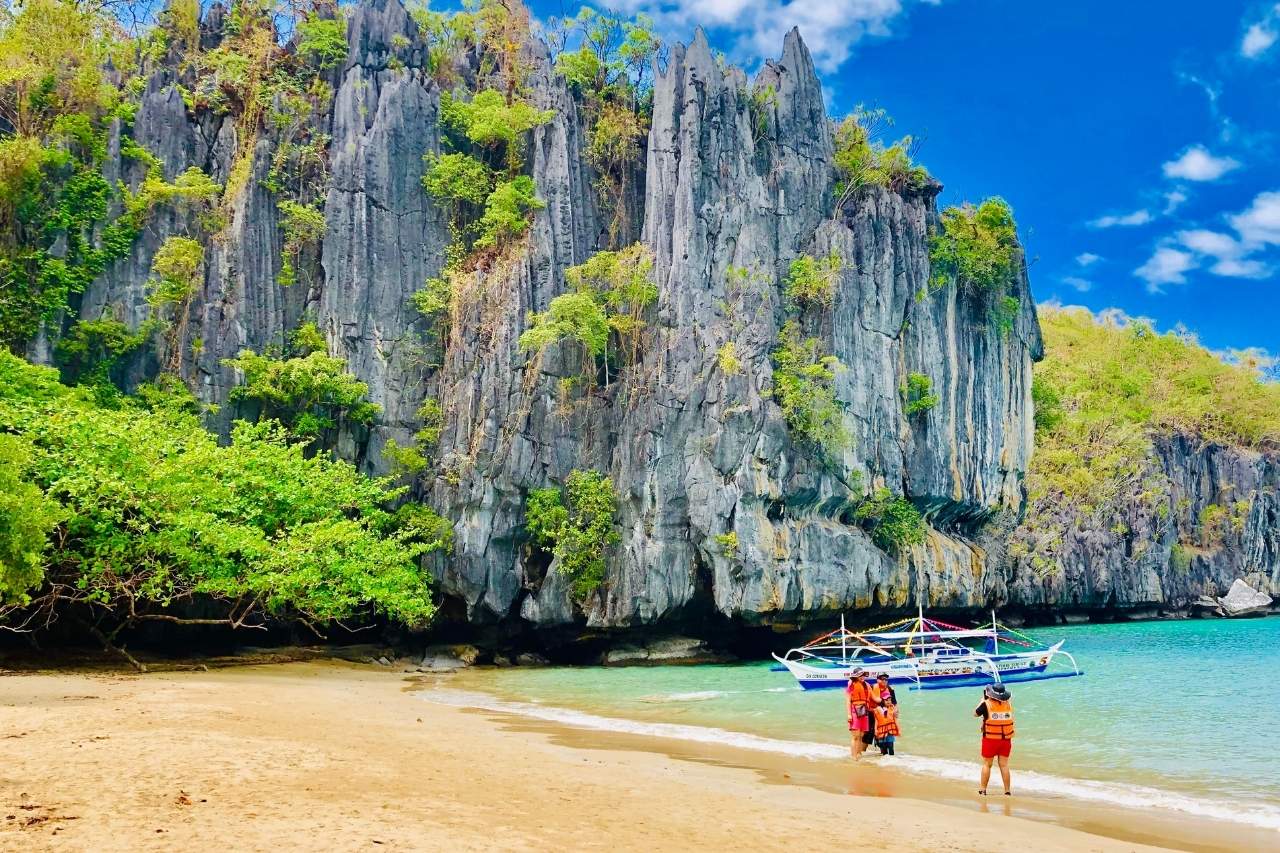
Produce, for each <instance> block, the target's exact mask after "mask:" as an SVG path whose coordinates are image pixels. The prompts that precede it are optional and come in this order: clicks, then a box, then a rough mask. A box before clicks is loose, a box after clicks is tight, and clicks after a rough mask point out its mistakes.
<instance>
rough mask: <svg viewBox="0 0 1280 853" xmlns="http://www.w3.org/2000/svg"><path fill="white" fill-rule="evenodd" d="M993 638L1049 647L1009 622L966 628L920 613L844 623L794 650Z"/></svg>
mask: <svg viewBox="0 0 1280 853" xmlns="http://www.w3.org/2000/svg"><path fill="white" fill-rule="evenodd" d="M992 637H995V638H997V639H998V640H999V641H1000V642H1001V643H1010V644H1012V645H1015V646H1022V647H1024V648H1031V649H1040V648H1048V646H1046V645H1045V644H1044V643H1041V642H1039V641H1037V640H1033V639H1032V638H1030V637H1028V636H1026V635H1025V634H1020V633H1018V632H1017V631H1014V630H1013V629H1011V628H1009V627H1008V626H1006V625H1001V624H999V623H998V622H996V621H995V620H994V619H993V620H992V621H991V622H989V623H987V624H986V625H979V626H977V627H975V628H964V627H961V626H960V625H951V624H948V623H946V622H940V621H938V620H937V619H926V618H924V617H923V616H919V617H916V618H914V619H904V620H902V621H900V622H891V623H889V624H887V625H877V626H875V627H874V628H867V629H865V630H862V631H852V630H850V629H848V628H846V627H844V625H843V624H842V625H841V626H840V627H839V628H837V629H835V630H834V631H830V632H828V633H826V634H823V635H822V636H821V637H816V638H814V639H813V640H811V641H809V642H808V643H806V644H805V645H803V646H801V647H800V648H799V649H797V650H795V651H818V650H821V649H839V648H842V647H847V646H855V647H857V646H861V647H865V648H870V649H875V650H878V651H884V650H885V649H887V648H902V647H905V648H908V649H910V648H917V649H919V648H925V647H928V646H934V645H950V644H954V642H955V641H956V640H966V639H967V640H989V639H991V638H992Z"/></svg>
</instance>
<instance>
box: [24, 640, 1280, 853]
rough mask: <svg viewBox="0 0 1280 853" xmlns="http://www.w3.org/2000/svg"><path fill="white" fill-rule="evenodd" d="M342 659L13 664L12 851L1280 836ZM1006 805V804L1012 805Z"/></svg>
mask: <svg viewBox="0 0 1280 853" xmlns="http://www.w3.org/2000/svg"><path fill="white" fill-rule="evenodd" d="M437 683H439V684H446V685H447V683H448V679H447V678H441V679H435V678H409V677H407V676H405V675H404V674H403V673H397V672H392V671H389V670H388V669H385V668H379V667H368V666H360V665H354V664H344V663H337V662H311V663H296V664H282V665H274V666H252V667H240V668H231V669H223V670H215V671H212V672H186V673H158V674H148V675H132V674H127V675H126V674H93V673H82V674H74V673H65V672H50V673H24V674H9V675H2V676H0V758H2V762H0V849H4V850H94V851H111V850H173V849H194V848H196V847H201V848H204V847H208V846H211V845H212V846H216V847H218V848H222V849H236V850H275V851H280V850H374V849H376V850H427V849H444V848H448V849H462V850H481V849H485V850H487V849H510V850H531V849H572V850H589V849H611V850H613V849H624V850H641V849H644V850H652V849H663V850H677V849H689V848H691V847H695V846H697V847H704V846H713V847H716V848H735V849H749V850H756V849H777V848H778V847H781V846H784V845H793V844H803V845H805V846H806V847H816V848H819V849H821V848H824V847H829V846H831V845H832V844H834V843H839V842H838V839H840V838H842V837H846V836H850V835H851V834H857V833H859V832H865V831H867V830H871V829H874V830H876V831H877V832H878V833H882V834H883V837H885V838H886V839H888V841H889V843H890V844H892V846H894V847H898V848H902V847H906V848H907V849H924V848H928V849H931V850H954V851H969V850H972V851H987V850H991V849H1015V850H1017V849H1023V850H1037V851H1042V850H1070V851H1076V850H1098V851H1104V850H1137V849H1146V848H1143V847H1142V846H1141V844H1140V842H1147V843H1154V844H1165V845H1170V846H1175V847H1179V848H1182V849H1236V850H1239V849H1246V848H1250V847H1255V846H1257V847H1259V849H1262V848H1263V847H1265V846H1266V845H1267V844H1268V843H1269V844H1270V846H1271V847H1274V841H1275V836H1274V834H1262V833H1258V834H1250V833H1248V832H1247V831H1245V832H1241V831H1239V830H1238V829H1237V828H1236V827H1234V826H1229V825H1221V826H1220V825H1215V824H1214V823H1213V822H1206V821H1192V820H1186V821H1183V820H1178V819H1169V818H1168V817H1167V816H1161V815H1153V814H1152V815H1146V816H1143V815H1135V814H1133V813H1125V812H1122V811H1120V810H1115V813H1112V812H1111V811H1109V810H1107V809H1098V808H1097V807H1088V808H1083V807H1073V806H1071V804H1069V803H1059V802H1056V801H1041V800H1038V799H1024V798H1015V799H1014V800H1013V801H1012V802H1007V801H1005V802H1001V801H999V800H996V801H991V802H988V803H986V804H982V803H979V802H977V800H978V799H979V798H978V797H976V795H971V794H966V793H965V791H964V789H962V788H961V787H960V786H958V785H950V784H947V783H943V782H937V783H934V782H932V781H931V780H927V779H919V778H913V777H909V776H908V775H907V774H903V773H895V772H893V771H892V770H889V769H886V768H875V767H853V766H846V765H843V764H841V763H840V762H815V761H808V760H804V759H796V760H788V759H786V758H785V757H781V756H769V755H762V754H758V753H751V752H748V751H745V750H735V749H727V748H726V749H715V748H711V747H708V746H705V745H703V744H685V743H681V742H676V741H664V740H661V739H657V738H648V737H640V736H634V735H611V734H602V733H599V732H588V731H581V730H575V729H571V728H567V727H562V726H557V725H552V724H544V723H531V722H530V721H527V720H524V719H521V718H516V717H511V716H506V715H500V714H493V713H483V712H477V711H470V710H466V709H461V708H456V707H448V706H445V705H440V704H435V703H432V702H430V701H427V697H426V696H424V695H423V694H422V691H424V690H428V691H429V690H430V689H431V688H432V687H433V685H435V684H437ZM1000 800H1003V798H1000Z"/></svg>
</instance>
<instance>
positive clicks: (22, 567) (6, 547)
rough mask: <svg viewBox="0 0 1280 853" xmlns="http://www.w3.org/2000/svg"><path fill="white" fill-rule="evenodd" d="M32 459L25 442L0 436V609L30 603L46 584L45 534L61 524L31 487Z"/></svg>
mask: <svg viewBox="0 0 1280 853" xmlns="http://www.w3.org/2000/svg"><path fill="white" fill-rule="evenodd" d="M32 455H33V454H32V451H31V448H30V446H29V445H28V443H27V442H25V441H23V440H21V439H20V438H18V437H17V436H14V435H3V434H0V608H2V607H4V606H11V605H24V604H27V603H28V602H30V600H31V590H33V589H36V588H37V587H39V586H40V583H41V581H42V579H43V578H44V556H45V552H46V551H47V550H48V548H49V539H48V537H49V534H50V533H52V532H53V530H54V528H55V527H56V526H57V525H58V524H59V523H60V522H62V521H63V518H64V513H63V512H62V507H61V506H59V505H58V503H57V502H56V501H53V500H50V498H49V497H48V496H47V495H46V494H45V493H44V491H43V490H42V489H40V487H39V486H36V485H35V484H33V483H32V482H31V474H32V470H31V469H32V464H31V462H32Z"/></svg>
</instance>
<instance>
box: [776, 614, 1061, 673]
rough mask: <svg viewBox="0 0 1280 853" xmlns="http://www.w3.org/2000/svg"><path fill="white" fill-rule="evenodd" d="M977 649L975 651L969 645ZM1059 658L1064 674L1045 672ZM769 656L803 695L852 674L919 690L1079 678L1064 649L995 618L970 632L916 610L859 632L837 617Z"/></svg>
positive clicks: (992, 615)
mask: <svg viewBox="0 0 1280 853" xmlns="http://www.w3.org/2000/svg"><path fill="white" fill-rule="evenodd" d="M966 643H968V644H969V645H966ZM978 644H981V647H980V648H974V647H973V646H975V645H978ZM1002 645H1003V646H1004V648H1001V646H1002ZM1059 656H1060V657H1062V658H1065V659H1066V660H1067V661H1069V662H1070V664H1071V669H1070V671H1068V670H1066V669H1065V668H1063V669H1059V670H1057V671H1049V666H1050V664H1051V663H1052V662H1053V660H1054V659H1055V658H1057V657H1059ZM773 657H774V659H775V660H776V661H778V663H779V664H780V665H781V667H775V669H776V668H785V669H786V670H788V671H789V672H790V673H791V674H792V675H793V676H795V679H796V681H798V682H799V683H800V686H801V687H803V688H805V689H815V688H822V687H840V686H843V685H844V684H845V683H846V682H847V681H848V679H849V675H850V673H852V672H853V670H854V669H858V668H861V669H863V670H865V671H866V673H867V674H868V676H870V677H872V678H876V677H878V676H879V675H880V674H882V673H884V674H887V675H888V676H889V681H890V683H899V684H910V685H911V687H912V689H919V690H932V689H942V688H947V687H965V686H970V685H974V684H993V683H997V682H1004V683H1009V682H1019V681H1040V680H1043V679H1048V678H1069V677H1071V676H1076V675H1083V674H1084V673H1082V672H1081V671H1080V667H1079V666H1078V665H1077V664H1076V660H1075V658H1074V657H1072V656H1071V654H1070V653H1068V652H1065V651H1063V649H1062V641H1059V642H1057V643H1054V644H1053V645H1045V644H1043V643H1040V642H1038V641H1036V640H1033V639H1032V638H1030V637H1028V636H1026V635H1025V634H1020V633H1018V632H1017V631H1014V630H1013V629H1012V628H1010V627H1008V626H1007V625H1001V624H1000V623H999V622H997V621H996V618H995V613H994V612H992V614H991V623H990V624H989V625H982V626H979V627H977V628H962V627H960V626H959V625H949V624H947V623H946V622H940V621H938V620H937V619H926V618H925V616H924V612H923V610H922V611H921V612H920V614H919V615H918V616H917V617H916V618H915V619H907V620H904V621H902V622H894V623H889V624H887V625H880V626H878V627H876V628H868V629H866V630H863V631H850V630H849V629H848V628H846V627H845V624H844V617H843V616H841V617H840V627H839V628H837V629H836V630H834V631H831V632H829V633H826V634H823V635H822V636H821V637H818V638H816V639H814V640H813V641H811V642H809V643H806V644H805V645H803V646H800V647H799V648H794V649H791V650H790V651H788V652H787V653H786V654H785V655H783V656H781V657H780V656H778V655H776V654H775V655H774V656H773Z"/></svg>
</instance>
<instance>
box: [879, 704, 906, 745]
mask: <svg viewBox="0 0 1280 853" xmlns="http://www.w3.org/2000/svg"><path fill="white" fill-rule="evenodd" d="M900 734H902V732H901V731H899V729H898V709H897V708H895V707H894V706H893V705H888V704H885V705H877V706H876V740H881V739H883V738H886V737H888V736H889V735H893V736H894V737H897V736H898V735H900Z"/></svg>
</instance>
